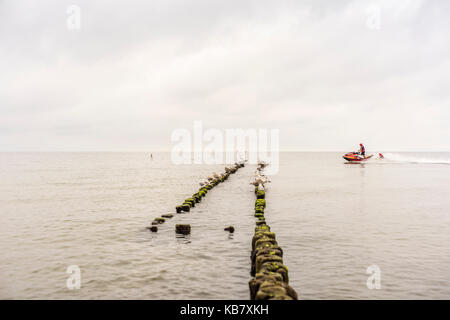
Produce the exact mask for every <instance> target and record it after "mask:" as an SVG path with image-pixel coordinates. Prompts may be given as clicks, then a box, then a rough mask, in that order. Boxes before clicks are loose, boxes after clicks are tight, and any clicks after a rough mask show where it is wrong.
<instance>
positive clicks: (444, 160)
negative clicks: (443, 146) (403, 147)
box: [384, 153, 450, 164]
mask: <svg viewBox="0 0 450 320" xmlns="http://www.w3.org/2000/svg"><path fill="white" fill-rule="evenodd" d="M384 160H387V161H389V162H395V163H429V164H450V158H448V157H445V156H444V157H437V156H435V157H428V156H427V157H424V156H422V155H406V154H400V153H385V154H384Z"/></svg>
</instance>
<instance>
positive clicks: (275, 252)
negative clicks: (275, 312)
mask: <svg viewBox="0 0 450 320" xmlns="http://www.w3.org/2000/svg"><path fill="white" fill-rule="evenodd" d="M265 166H266V164H265V163H259V164H258V168H257V171H256V174H255V181H254V182H253V183H252V184H253V185H254V186H255V195H256V201H255V217H256V219H257V220H256V227H255V234H254V236H253V239H252V253H251V262H252V263H251V271H250V274H251V276H253V279H251V280H250V281H249V288H250V299H251V300H298V296H297V292H295V290H294V289H293V288H292V287H291V286H290V285H289V276H288V268H287V267H286V266H285V265H284V264H283V250H282V249H281V247H280V246H279V245H278V243H277V241H276V236H275V233H274V232H271V230H270V226H269V225H268V224H267V223H266V219H265V216H264V209H265V208H266V188H265V187H264V185H265V183H267V182H269V181H268V179H267V177H266V176H265V175H264V173H263V171H264V167H265Z"/></svg>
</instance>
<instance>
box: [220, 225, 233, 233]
mask: <svg viewBox="0 0 450 320" xmlns="http://www.w3.org/2000/svg"><path fill="white" fill-rule="evenodd" d="M223 230H225V231H229V232H230V233H233V232H234V227H233V226H229V227H226V228H225V229H223Z"/></svg>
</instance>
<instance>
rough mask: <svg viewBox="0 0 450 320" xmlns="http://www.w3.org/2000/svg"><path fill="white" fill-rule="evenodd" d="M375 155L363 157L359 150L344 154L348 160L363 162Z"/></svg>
mask: <svg viewBox="0 0 450 320" xmlns="http://www.w3.org/2000/svg"><path fill="white" fill-rule="evenodd" d="M372 157H373V154H371V155H370V156H367V157H363V156H362V155H360V154H359V153H358V152H349V153H346V154H345V155H343V156H342V158H344V159H345V160H347V161H350V162H363V161H366V160H368V159H370V158H372Z"/></svg>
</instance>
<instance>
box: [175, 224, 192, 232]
mask: <svg viewBox="0 0 450 320" xmlns="http://www.w3.org/2000/svg"><path fill="white" fill-rule="evenodd" d="M175 232H176V233H179V234H190V233H191V225H190V224H177V225H176V226H175Z"/></svg>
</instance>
